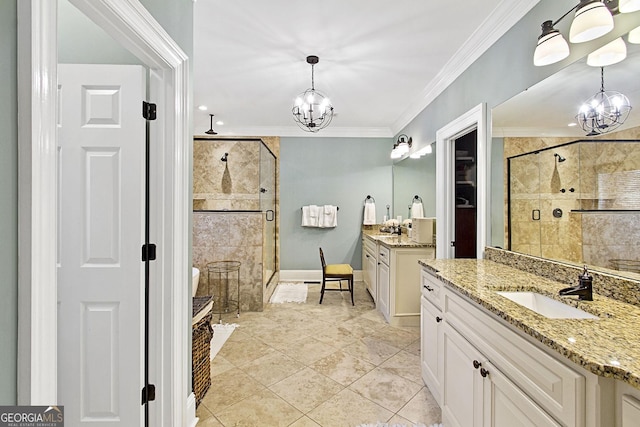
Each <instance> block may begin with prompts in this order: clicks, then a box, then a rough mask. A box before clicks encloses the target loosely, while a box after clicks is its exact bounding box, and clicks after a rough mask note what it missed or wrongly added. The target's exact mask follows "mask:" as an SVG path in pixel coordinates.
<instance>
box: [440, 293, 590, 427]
mask: <svg viewBox="0 0 640 427" xmlns="http://www.w3.org/2000/svg"><path fill="white" fill-rule="evenodd" d="M443 299H444V305H443V307H444V310H443V311H444V317H445V319H446V321H447V323H449V324H450V325H451V326H452V327H453V328H455V329H456V330H458V332H460V333H461V334H462V335H463V336H464V337H465V338H467V339H468V340H469V342H471V343H472V344H473V345H474V346H476V347H477V348H478V349H479V350H480V351H481V352H482V353H483V354H485V356H486V357H487V358H488V359H489V360H490V361H491V362H492V363H493V364H494V365H496V366H498V367H499V369H500V370H501V371H502V372H503V373H504V374H505V375H506V376H507V377H508V378H509V379H510V380H511V381H513V383H514V384H516V385H517V386H518V387H520V388H521V389H522V390H523V391H524V392H525V393H526V394H527V395H529V396H530V397H531V398H532V399H533V400H534V401H536V402H537V403H538V404H539V405H540V406H541V407H543V408H544V409H545V410H546V411H547V412H548V413H550V414H551V415H552V416H554V417H555V418H556V419H558V420H559V421H561V422H562V423H566V424H567V425H571V426H582V425H584V423H585V420H584V413H585V408H584V401H585V378H584V376H582V375H580V374H579V373H577V372H575V371H574V370H573V369H571V368H569V367H568V366H566V365H565V364H564V363H562V362H561V361H560V360H557V359H556V358H555V357H553V356H551V355H550V354H548V353H547V352H546V351H544V350H543V349H541V348H539V347H538V346H537V345H536V344H534V343H532V342H530V341H529V340H527V339H526V338H524V337H522V336H520V335H519V334H518V332H517V331H515V330H512V329H511V328H509V327H508V326H506V325H504V324H502V323H501V322H500V321H499V320H498V319H496V318H494V317H493V315H490V314H487V313H485V312H484V311H482V310H481V309H480V307H479V306H475V305H474V304H473V303H470V302H469V301H467V300H466V299H464V298H463V297H461V296H460V295H458V294H456V293H455V292H453V291H451V290H450V289H445V290H444V291H443Z"/></svg>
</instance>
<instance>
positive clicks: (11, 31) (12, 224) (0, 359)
mask: <svg viewBox="0 0 640 427" xmlns="http://www.w3.org/2000/svg"><path fill="white" fill-rule="evenodd" d="M16 8H17V6H16V0H3V1H1V2H0V40H2V42H0V58H2V60H0V81H2V84H1V85H0V135H2V137H0V200H2V203H0V349H1V350H0V405H15V404H16V366H17V365H16V364H17V347H18V285H17V283H18V104H17V70H16V67H17V36H16V32H17V15H16Z"/></svg>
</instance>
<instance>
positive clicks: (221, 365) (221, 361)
mask: <svg viewBox="0 0 640 427" xmlns="http://www.w3.org/2000/svg"><path fill="white" fill-rule="evenodd" d="M233 368H235V365H234V364H233V363H231V362H229V361H228V360H227V359H225V358H224V357H222V356H221V355H220V353H218V354H216V357H214V358H213V360H212V361H211V377H212V378H213V377H215V376H216V375H220V374H221V373H223V372H227V371H228V370H230V369H233Z"/></svg>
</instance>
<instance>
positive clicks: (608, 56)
mask: <svg viewBox="0 0 640 427" xmlns="http://www.w3.org/2000/svg"><path fill="white" fill-rule="evenodd" d="M626 57H627V45H626V44H625V43H624V40H622V37H618V38H617V39H615V40H614V41H612V42H609V43H607V44H606V45H604V46H602V47H601V48H600V49H596V50H594V51H593V52H591V53H590V54H589V55H588V56H587V65H590V66H592V67H606V66H607V65H613V64H616V63H618V62H620V61H622V60H623V59H625V58H626Z"/></svg>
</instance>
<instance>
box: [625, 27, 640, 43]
mask: <svg viewBox="0 0 640 427" xmlns="http://www.w3.org/2000/svg"><path fill="white" fill-rule="evenodd" d="M627 40H628V41H629V43H633V44H640V27H636V28H634V29H633V30H631V31H629V36H628V37H627Z"/></svg>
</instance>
